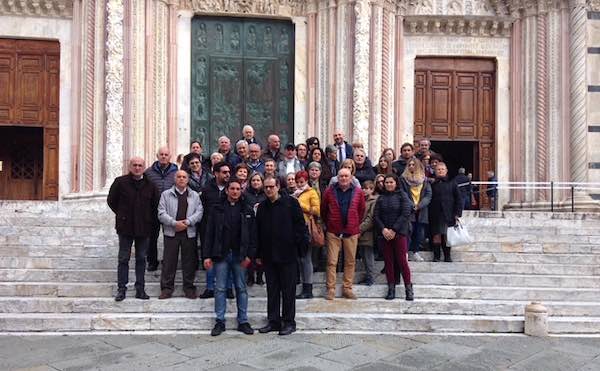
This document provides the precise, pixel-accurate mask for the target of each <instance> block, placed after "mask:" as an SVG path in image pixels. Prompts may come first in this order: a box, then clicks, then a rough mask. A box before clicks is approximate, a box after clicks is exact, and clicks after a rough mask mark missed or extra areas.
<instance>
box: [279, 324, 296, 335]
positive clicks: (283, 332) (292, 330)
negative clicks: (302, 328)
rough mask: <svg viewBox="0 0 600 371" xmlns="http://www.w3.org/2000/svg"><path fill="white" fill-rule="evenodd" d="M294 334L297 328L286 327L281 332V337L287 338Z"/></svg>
mask: <svg viewBox="0 0 600 371" xmlns="http://www.w3.org/2000/svg"><path fill="white" fill-rule="evenodd" d="M292 332H296V326H293V325H285V326H283V328H282V329H281V330H279V335H281V336H286V335H290V334H291V333H292Z"/></svg>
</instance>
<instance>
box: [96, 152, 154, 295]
mask: <svg viewBox="0 0 600 371" xmlns="http://www.w3.org/2000/svg"><path fill="white" fill-rule="evenodd" d="M159 199H160V193H159V192H158V189H157V188H156V187H155V186H154V184H153V183H152V182H150V180H149V179H148V178H147V177H144V159H142V158H140V157H133V158H131V159H130V160H129V174H127V175H123V176H120V177H118V178H116V179H115V181H114V182H113V184H112V185H111V187H110V191H109V192H108V198H107V202H108V206H109V207H110V209H111V210H112V211H113V212H114V213H115V214H116V223H115V228H116V230H117V235H118V236H119V265H118V268H117V286H118V291H117V295H116V296H115V300H116V301H122V300H123V299H125V292H126V291H127V282H128V281H129V258H130V257H131V246H132V245H133V242H134V241H135V289H136V293H135V297H136V298H138V299H149V297H148V295H147V294H146V292H145V291H144V273H145V270H146V253H147V250H148V242H149V239H150V235H151V234H152V222H153V221H154V219H156V209H157V207H158V200H159Z"/></svg>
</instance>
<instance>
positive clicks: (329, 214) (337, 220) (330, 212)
mask: <svg viewBox="0 0 600 371" xmlns="http://www.w3.org/2000/svg"><path fill="white" fill-rule="evenodd" d="M338 187H339V184H337V183H336V184H335V185H333V186H330V187H329V188H327V190H326V191H325V195H323V201H322V202H321V218H322V219H323V221H324V222H325V225H326V226H327V232H330V233H333V234H335V235H340V234H346V235H349V236H354V235H357V234H360V228H359V227H360V222H361V220H362V218H363V215H364V214H365V209H366V206H365V194H364V193H363V191H362V189H360V187H357V186H355V185H351V187H352V188H351V189H350V190H349V191H348V192H352V196H351V198H350V207H349V209H348V222H347V224H346V225H345V226H344V221H343V219H342V210H341V209H340V205H339V203H338V201H337V195H336V189H337V188H338Z"/></svg>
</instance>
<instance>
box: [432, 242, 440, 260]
mask: <svg viewBox="0 0 600 371" xmlns="http://www.w3.org/2000/svg"><path fill="white" fill-rule="evenodd" d="M432 248H433V261H434V262H439V261H440V257H441V255H442V252H441V248H440V245H438V244H434V245H433V246H432Z"/></svg>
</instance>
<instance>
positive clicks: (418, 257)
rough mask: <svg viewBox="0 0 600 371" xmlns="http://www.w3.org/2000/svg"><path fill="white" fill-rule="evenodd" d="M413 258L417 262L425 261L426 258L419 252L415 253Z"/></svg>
mask: <svg viewBox="0 0 600 371" xmlns="http://www.w3.org/2000/svg"><path fill="white" fill-rule="evenodd" d="M413 259H414V260H415V261H417V262H424V261H425V259H423V257H422V256H421V255H419V253H418V252H416V253H413Z"/></svg>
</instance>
